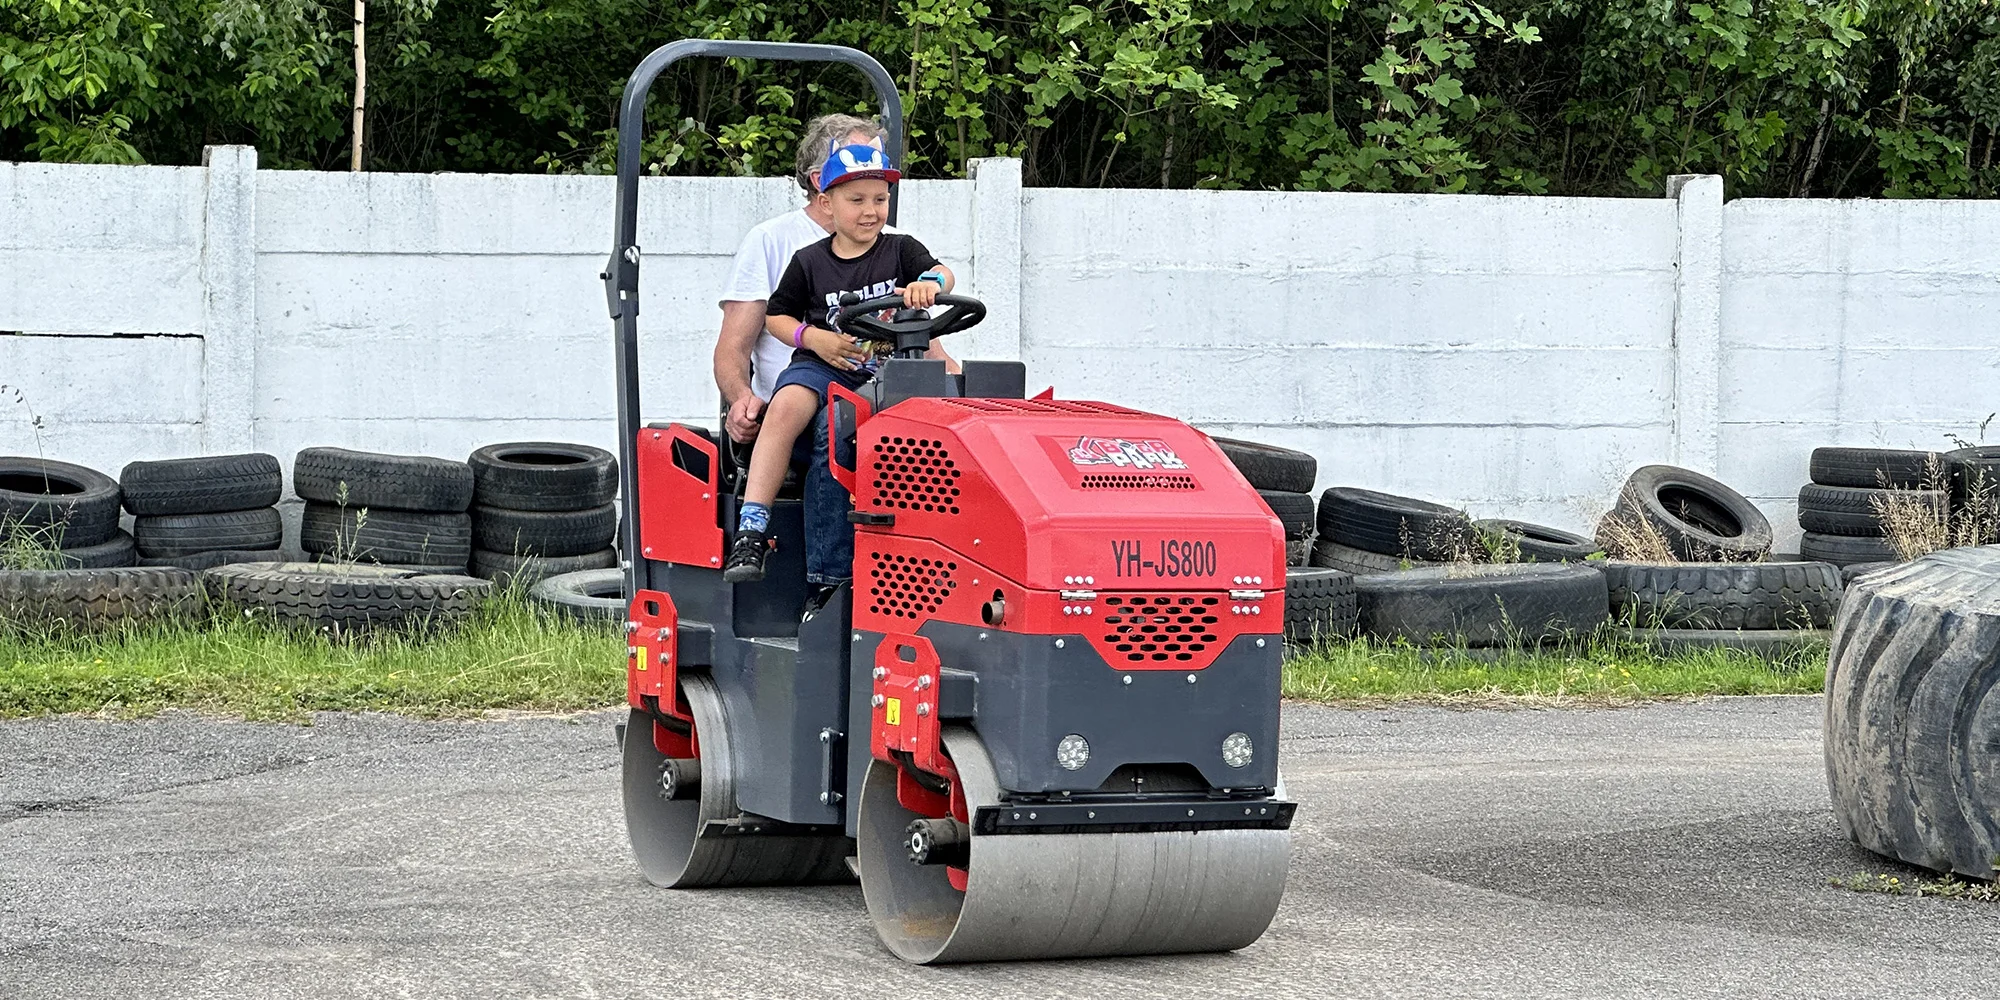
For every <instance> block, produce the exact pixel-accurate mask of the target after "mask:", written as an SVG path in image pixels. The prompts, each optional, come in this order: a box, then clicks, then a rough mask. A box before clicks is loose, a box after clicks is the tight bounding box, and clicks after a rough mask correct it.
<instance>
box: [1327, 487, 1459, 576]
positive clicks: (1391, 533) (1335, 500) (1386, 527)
mask: <svg viewBox="0 0 2000 1000" xmlns="http://www.w3.org/2000/svg"><path fill="white" fill-rule="evenodd" d="M1319 537H1321V538H1323V539H1327V540H1330V541H1333V542H1335V543H1338V544H1340V545H1346V546H1349V547H1351V548H1357V549H1363V550H1366V551H1369V552H1378V553H1381V554H1383V555H1389V556H1402V557H1405V558H1409V559H1422V560H1427V561H1430V562H1450V561H1451V560H1453V559H1459V558H1463V557H1464V556H1466V555H1468V554H1470V553H1472V552H1475V551H1482V549H1481V547H1480V545H1479V540H1478V537H1477V536H1476V535H1475V534H1474V533H1473V531H1472V521H1471V520H1470V519H1468V518H1467V517H1466V516H1465V514H1464V512H1462V511H1457V510H1453V509H1452V508H1450V507H1446V506H1445V505H1443V504H1436V503H1431V502H1429V501H1427V500H1414V499H1411V498H1410V497H1399V496H1392V495H1390V494H1387V493H1377V492H1375V491H1374V490H1364V489H1357V488H1355V487H1352V486H1336V487H1334V488H1332V489H1330V490H1327V491H1326V492H1324V493H1321V494H1320V495H1319Z"/></svg>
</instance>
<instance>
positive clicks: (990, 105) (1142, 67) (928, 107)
mask: <svg viewBox="0 0 2000 1000" xmlns="http://www.w3.org/2000/svg"><path fill="white" fill-rule="evenodd" d="M351 3H352V0H337V2H328V0H0V158H12V159H44V160H65V161H84V162H110V163H134V162H158V163H193V162H197V161H198V159H199V156H200V150H201V147H202V146H203V145H205V144H209V143H217V142H244V143H252V144H255V145H256V146H257V147H258V148H259V151H260V153H261V156H262V159H263V162H265V163H266V164H269V165H273V166H281V167H318V168H338V167H340V166H343V165H344V163H345V156H346V149H347V144H348V135H347V132H348V128H349V123H348V116H347V107H348V103H349V101H350V100H351V96H352V95H351V90H352V87H353V78H354V68H353V66H352V63H351V50H352V40H353V39H352V30H353V29H352V6H351ZM373 11H374V12H373V13H372V14H371V18H370V19H371V24H370V27H369V31H370V38H369V48H370V51H371V52H372V53H374V59H373V60H372V64H371V65H370V67H369V80H370V94H369V124H368V128H369V131H370V135H369V136H368V137H367V138H368V143H367V147H368V150H369V161H370V162H369V165H370V167H371V169H380V170H418V171H431V170H481V171H586V172H588V171H603V170H605V169H607V168H608V166H609V164H610V162H611V147H612V136H613V134H614V128H615V124H616V108H617V101H618V94H619V91H620V89H621V87H622V86H623V84H624V80H625V77H626V75H627V74H628V73H629V72H630V69H631V67H632V66H634V65H636V64H637V63H638V61H639V59H640V58H641V57H642V56H643V55H644V54H645V52H646V51H647V50H649V49H651V48H652V47H654V46H656V45H658V44H659V43H661V42H663V41H667V40H670V39H673V38H681V37H705V38H755V39H767V40H776V41H816V42H834V43H840V44H846V45H853V46H856V47H858V48H861V49H864V50H865V51H868V52H870V53H872V54H874V55H875V56H876V57H877V58H878V59H880V60H881V61H882V62H883V64H884V65H885V66H887V67H889V69H890V70H891V72H892V73H893V74H894V75H895V76H896V78H897V80H898V82H899V83H900V84H901V85H902V88H903V97H904V100H905V103H906V108H907V112H908V115H909V139H910V160H911V163H910V166H911V168H912V169H913V171H914V172H915V173H916V174H917V175H919V176H960V175H962V174H963V173H964V172H965V170H966V168H967V163H968V161H970V160H972V159H974V158H976V157H981V156H991V155H1012V156H1019V157H1021V158H1022V159H1023V160H1024V161H1025V166H1026V170H1027V173H1028V179H1029V182H1030V183H1033V184H1043V185H1086V186H1087V185H1110V186H1145V187H1189V186H1196V187H1225V188H1238V187H1242V188H1287V189H1291V188H1300V189H1321V190H1367V191H1470V192H1528V193H1562V194H1598V195H1630V194H1657V193H1658V192H1659V191H1660V189H1661V185H1662V183H1663V181H1664V179H1665V177H1666V176H1667V175H1670V174H1674V173H1687V172H1711V173H1719V174H1722V175H1723V176H1724V177H1725V178H1726V179H1727V183H1728V184H1729V186H1730V190H1731V191H1732V192H1733V193H1735V194H1739V195H1764V196H1797V195H1816V196H1841V197H1851V196H1876V195H1886V196H1925V197H1970V196H1984V197H1992V196H1994V195H1995V194H1996V189H2000V168H1996V167H1995V166H1994V164H1993V147H1994V144H1995V135H1996V132H2000V15H1996V13H1995V11H1994V10H1993V7H1992V0H1707V2H1701V3H1689V2H1681V0H1486V2H1483V3H1482V2H1477V0H1021V2H1015V3H1007V4H998V3H993V2H991V0H823V2H816V3H807V2H802V0H681V2H675V3H665V2H660V0H376V2H375V3H374V4H373ZM869 108H870V101H869V99H868V91H867V88H866V86H865V84H864V83H863V82H862V81H861V80H860V79H859V78H858V77H857V76H856V74H854V73H853V72H852V71H851V70H847V69H845V68H842V67H829V66H826V65H823V64H763V63H754V64H753V63H744V62H740V61H730V62H726V63H716V62H707V63H689V64H683V65H682V66H679V67H676V68H675V69H674V70H673V71H672V72H671V73H670V74H669V78H667V79H663V80H662V81H661V82H660V85H659V86H657V87H656V88H655V91H654V95H653V100H652V103H651V105H650V106H649V109H648V113H647V114H648V117H647V139H646V143H645V162H646V166H647V168H648V169H649V170H652V171H654V172H656V173H758V174H771V173H787V172H789V165H790V161H791V146H792V144H793V143H794V142H795V141H796V139H797V136H798V134H799V130H800V128H801V127H802V122H803V120H804V119H806V118H809V117H811V116H812V115H814V114H818V113H821V112H824V111H830V110H851V111H866V110H869Z"/></svg>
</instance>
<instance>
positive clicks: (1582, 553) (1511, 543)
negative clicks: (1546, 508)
mask: <svg viewBox="0 0 2000 1000" xmlns="http://www.w3.org/2000/svg"><path fill="white" fill-rule="evenodd" d="M1472 527H1473V530H1475V531H1478V532H1479V533H1480V534H1482V535H1486V536H1489V537H1491V536H1498V537H1499V538H1501V539H1502V540H1503V544H1504V545H1506V546H1508V547H1511V548H1514V549H1515V550H1516V551H1518V552H1519V553H1520V558H1519V560H1518V561H1519V562H1582V561H1584V560H1585V559H1588V558H1590V557H1591V555H1592V554H1593V553H1595V552H1597V551H1598V546H1597V543H1596V542H1595V541H1592V540H1591V539H1588V538H1585V537H1583V536H1582V535H1578V534H1572V533H1571V532H1567V531H1564V530H1562V529H1561V528H1550V527H1547V526H1545V525H1540V524H1529V523H1528V522H1526V521H1508V520H1504V519H1499V518H1495V519H1491V520H1485V521H1474V522H1472Z"/></svg>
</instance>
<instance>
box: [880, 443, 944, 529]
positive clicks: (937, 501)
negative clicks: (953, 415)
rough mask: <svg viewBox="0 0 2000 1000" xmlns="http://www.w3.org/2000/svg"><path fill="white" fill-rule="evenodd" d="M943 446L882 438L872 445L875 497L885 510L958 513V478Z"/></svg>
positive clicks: (941, 444)
mask: <svg viewBox="0 0 2000 1000" xmlns="http://www.w3.org/2000/svg"><path fill="white" fill-rule="evenodd" d="M959 475H960V472H959V470H958V468H957V467H956V466H954V465H953V464H952V460H951V452H949V451H946V450H945V448H944V442H942V441H930V440H925V439H923V438H901V437H892V438H885V439H883V440H882V441H880V442H878V443H877V444H876V445H875V497H874V499H873V500H872V501H870V502H871V503H872V504H874V505H875V506H877V507H881V508H883V509H885V510H889V509H893V510H927V511H930V512H932V513H935V514H956V513H958V477H959Z"/></svg>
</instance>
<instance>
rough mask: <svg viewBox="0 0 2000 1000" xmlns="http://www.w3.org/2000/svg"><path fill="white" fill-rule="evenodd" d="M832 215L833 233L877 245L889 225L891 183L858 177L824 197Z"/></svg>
mask: <svg viewBox="0 0 2000 1000" xmlns="http://www.w3.org/2000/svg"><path fill="white" fill-rule="evenodd" d="M820 197H822V198H825V199H827V201H828V208H829V209H830V210H831V212H832V214H833V231H834V232H836V233H839V234H840V235H842V236H844V237H846V238H848V239H849V240H852V241H853V242H855V243H874V242H875V237H876V236H878V235H880V234H881V232H882V225H883V223H885V222H887V221H889V182H888V181H885V180H880V179H878V178H872V177H857V178H855V179H854V180H851V181H848V182H846V183H844V184H836V185H834V187H833V190H831V191H827V192H825V193H824V194H821V195H820Z"/></svg>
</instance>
